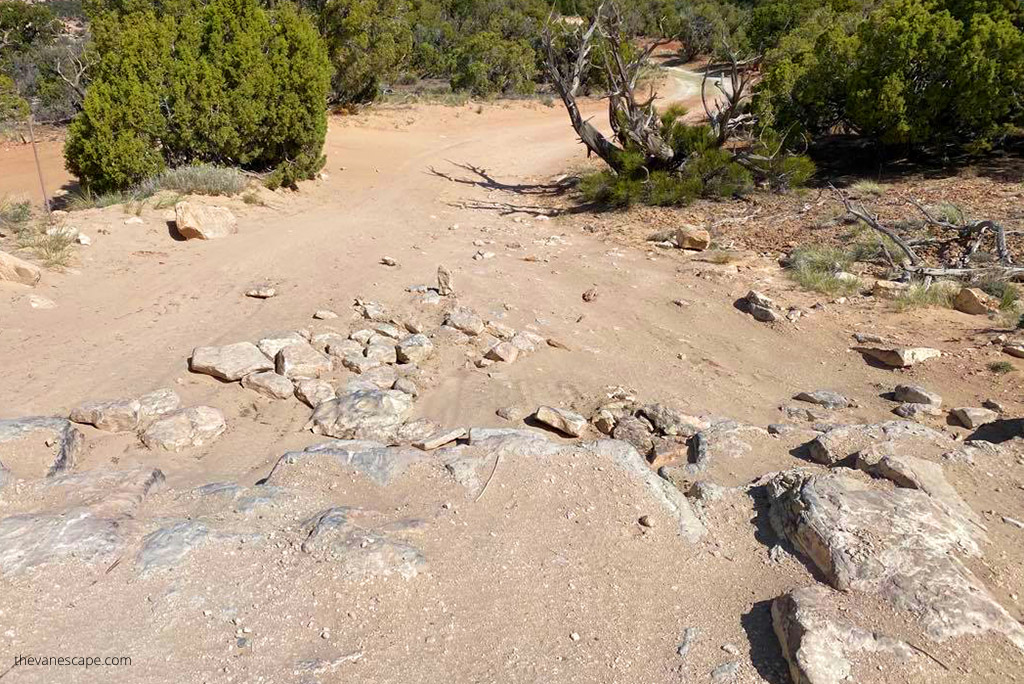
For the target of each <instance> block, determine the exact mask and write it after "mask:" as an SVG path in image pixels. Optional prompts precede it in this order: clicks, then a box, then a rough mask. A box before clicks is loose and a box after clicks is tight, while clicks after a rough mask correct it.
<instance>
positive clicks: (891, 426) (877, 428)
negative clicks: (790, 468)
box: [807, 420, 954, 465]
mask: <svg viewBox="0 0 1024 684" xmlns="http://www.w3.org/2000/svg"><path fill="white" fill-rule="evenodd" d="M885 441H890V442H891V441H908V442H917V443H920V444H922V445H926V446H932V447H937V448H952V447H953V446H954V442H953V440H951V439H950V438H949V437H947V436H946V435H944V434H942V433H941V432H939V431H937V430H933V429H931V428H929V427H925V426H924V425H919V424H917V423H913V422H910V421H906V420H891V421H886V422H884V423H872V424H863V425H842V426H838V427H833V428H831V429H829V430H827V431H826V432H825V433H823V434H821V435H818V436H817V437H816V438H814V439H813V440H812V441H811V442H809V443H808V444H807V451H808V455H809V456H810V457H811V459H812V460H814V461H816V462H818V463H822V464H824V465H833V464H836V463H839V462H840V461H842V460H844V459H846V458H849V457H850V456H852V455H853V454H854V453H856V452H858V451H860V450H861V449H864V448H866V447H868V446H870V445H871V444H873V443H875V442H885Z"/></svg>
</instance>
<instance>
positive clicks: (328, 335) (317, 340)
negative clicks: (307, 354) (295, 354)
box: [275, 331, 359, 355]
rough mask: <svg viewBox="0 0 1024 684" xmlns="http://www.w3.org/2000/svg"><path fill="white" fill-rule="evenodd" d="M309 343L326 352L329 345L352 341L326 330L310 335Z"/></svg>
mask: <svg viewBox="0 0 1024 684" xmlns="http://www.w3.org/2000/svg"><path fill="white" fill-rule="evenodd" d="M309 344H310V345H312V347H313V349H316V350H317V351H318V352H321V353H324V354H328V352H327V348H328V347H330V346H331V345H354V341H353V340H350V339H348V338H347V337H345V336H344V335H342V334H341V333H337V332H332V331H328V332H322V333H316V334H315V335H313V336H312V337H310V339H309ZM355 348H356V349H358V348H359V347H358V346H355ZM275 355H276V354H275ZM328 355H330V354H328Z"/></svg>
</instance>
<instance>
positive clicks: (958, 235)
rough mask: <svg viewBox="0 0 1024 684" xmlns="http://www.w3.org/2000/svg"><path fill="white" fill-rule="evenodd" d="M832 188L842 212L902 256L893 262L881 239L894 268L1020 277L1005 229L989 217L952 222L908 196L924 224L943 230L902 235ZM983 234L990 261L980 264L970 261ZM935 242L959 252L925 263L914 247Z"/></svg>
mask: <svg viewBox="0 0 1024 684" xmlns="http://www.w3.org/2000/svg"><path fill="white" fill-rule="evenodd" d="M832 190H833V192H835V193H836V195H837V196H838V197H839V199H840V201H841V202H842V203H843V207H844V208H845V209H846V212H847V213H848V214H849V215H850V216H853V217H854V218H856V219H858V220H859V221H861V222H862V223H864V225H866V226H868V227H869V228H871V229H872V230H874V231H876V232H878V233H879V234H880V235H882V236H884V237H886V238H888V239H889V240H890V241H891V242H892V243H893V244H894V245H896V246H897V247H898V248H899V249H900V251H901V252H903V254H904V255H905V256H906V259H905V260H904V261H903V263H902V264H901V265H899V266H898V265H897V264H896V263H895V261H894V260H893V259H892V257H891V256H890V255H889V253H888V250H886V249H885V246H884V243H883V251H884V252H885V254H886V255H887V257H888V260H889V263H890V265H891V266H892V267H893V268H894V269H902V270H903V271H904V272H905V273H906V274H907V275H908V276H917V277H920V278H924V279H925V280H930V279H931V278H943V277H945V278H950V277H952V278H964V279H967V280H970V279H974V278H979V277H983V278H996V279H1001V280H1008V281H1010V280H1024V267H1020V266H1016V265H1014V261H1013V254H1012V253H1011V251H1010V248H1009V246H1008V244H1007V241H1006V235H1007V231H1006V230H1005V229H1004V228H1003V227H1002V226H1001V225H999V224H998V223H996V222H995V221H991V220H988V219H986V220H982V221H966V220H963V221H960V222H953V221H949V220H945V219H941V218H938V217H936V216H934V215H933V214H932V213H931V212H929V211H928V209H926V208H925V207H924V206H923V205H922V204H921V203H920V202H918V201H917V200H915V199H913V198H910V199H908V200H907V202H908V203H909V204H911V205H913V206H914V207H916V208H917V209H918V211H920V212H921V214H922V215H923V216H924V221H925V224H926V225H930V226H933V227H935V228H938V229H940V230H942V231H944V232H945V233H946V234H945V235H940V236H939V237H929V238H923V239H916V240H914V239H904V238H903V237H901V236H900V235H899V234H898V233H897V232H896V231H895V230H893V229H892V228H889V227H887V226H885V225H883V224H882V222H881V221H879V218H878V215H877V214H871V213H869V212H868V211H867V210H866V209H864V207H863V206H860V207H855V206H854V205H853V204H852V203H851V202H850V199H849V198H848V197H847V196H846V194H845V193H844V192H842V191H841V190H839V189H837V188H835V187H834V186H832ZM987 236H991V237H992V251H991V252H989V253H988V255H989V259H991V262H987V263H986V262H985V260H983V259H979V261H981V262H982V265H977V266H976V265H973V262H974V260H975V258H976V257H978V256H979V250H980V249H981V246H982V245H983V244H984V243H985V238H986V237H987ZM929 246H931V247H935V246H938V247H940V248H942V249H943V250H944V251H950V249H952V248H954V247H958V248H959V256H958V257H956V258H955V259H954V260H946V261H944V262H941V263H939V264H937V265H936V264H933V265H929V264H927V263H926V262H925V260H924V259H923V258H922V257H921V256H920V255H919V254H918V253H917V251H916V250H915V249H914V248H915V247H929Z"/></svg>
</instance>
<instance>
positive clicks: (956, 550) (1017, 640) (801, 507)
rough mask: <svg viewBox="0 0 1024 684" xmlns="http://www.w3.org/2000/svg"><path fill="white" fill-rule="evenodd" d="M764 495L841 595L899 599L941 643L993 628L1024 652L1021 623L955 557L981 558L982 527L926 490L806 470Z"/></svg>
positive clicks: (786, 532)
mask: <svg viewBox="0 0 1024 684" xmlns="http://www.w3.org/2000/svg"><path fill="white" fill-rule="evenodd" d="M767 489H768V496H769V500H770V502H771V508H770V519H771V522H772V526H773V527H774V528H775V530H776V531H777V532H778V533H779V534H780V535H781V536H784V537H785V538H787V539H788V540H789V541H790V542H792V544H793V545H794V546H795V547H796V549H797V550H798V551H800V553H802V554H804V555H805V556H807V558H809V559H810V561H811V562H812V563H814V565H816V566H817V567H818V569H819V570H820V571H821V572H822V574H823V575H824V576H825V578H826V579H827V580H828V582H829V583H830V584H832V586H834V587H835V588H836V589H839V590H842V591H853V592H862V593H870V594H875V595H878V596H880V597H882V598H883V599H885V600H889V601H892V602H893V604H894V605H895V606H897V607H898V608H899V609H902V610H906V611H909V612H910V613H911V614H913V615H914V616H916V617H917V619H918V620H919V621H920V623H921V625H922V626H923V627H924V629H925V632H926V633H927V634H928V635H929V636H930V637H931V638H933V639H936V640H941V639H946V638H951V637H956V636H963V635H972V634H982V633H985V632H989V631H992V632H996V633H1001V634H1003V635H1004V636H1006V637H1007V638H1008V639H1009V640H1010V641H1011V642H1012V643H1013V644H1015V645H1016V646H1017V647H1018V648H1020V649H1022V650H1024V627H1022V626H1021V625H1020V623H1018V622H1017V621H1016V620H1014V619H1013V618H1012V617H1011V616H1010V614H1009V613H1007V612H1006V610H1005V609H1004V608H1003V607H1002V606H1001V605H999V603H997V602H996V601H995V599H993V598H992V596H991V595H990V594H989V593H988V591H987V589H986V588H985V586H984V585H983V584H982V583H981V581H980V580H978V578H977V577H975V576H974V575H973V574H972V573H971V572H970V570H968V569H967V568H966V566H965V565H964V564H963V563H962V562H961V561H960V560H959V558H958V556H965V555H966V556H979V555H980V550H979V547H978V543H977V541H976V538H975V533H976V527H975V526H974V525H972V524H971V523H970V522H968V521H967V520H965V519H964V518H962V517H960V516H957V515H951V514H950V513H949V511H948V509H947V508H946V507H945V506H943V505H942V504H941V503H940V502H937V501H936V500H935V499H933V498H932V497H931V496H929V495H928V494H927V493H925V492H923V491H920V490H916V489H903V488H896V489H892V488H885V487H882V486H879V485H877V484H876V483H873V482H870V481H864V480H863V479H861V478H858V477H853V476H852V475H846V474H841V473H838V472H830V473H826V474H811V473H809V472H807V471H799V470H795V471H787V472H783V473H780V474H778V475H776V476H775V477H774V478H773V479H772V480H771V481H770V482H769V483H768V487H767Z"/></svg>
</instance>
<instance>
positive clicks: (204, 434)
mask: <svg viewBox="0 0 1024 684" xmlns="http://www.w3.org/2000/svg"><path fill="white" fill-rule="evenodd" d="M226 428H227V424H226V423H225V421H224V414H223V413H221V412H220V411H219V410H217V409H215V408H213V407H212V406H192V407H190V408H185V409H178V410H177V411H171V412H170V413H168V414H166V415H164V416H163V417H161V418H160V419H159V420H156V421H155V422H154V423H153V424H152V425H150V426H149V427H148V428H146V430H145V431H144V432H143V433H142V434H141V435H140V437H141V439H142V443H143V444H145V445H146V446H147V447H149V448H150V449H163V450H164V451H181V450H182V449H191V448H194V447H199V446H202V445H204V444H208V443H209V442H212V441H213V440H215V439H216V438H217V437H220V435H221V433H223V432H224V430H225V429H226Z"/></svg>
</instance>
